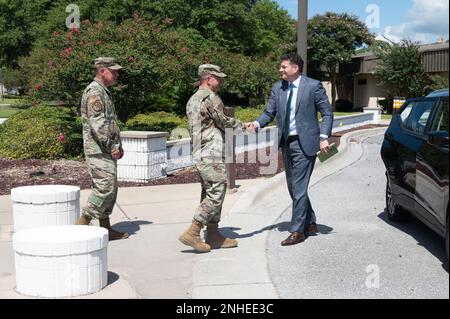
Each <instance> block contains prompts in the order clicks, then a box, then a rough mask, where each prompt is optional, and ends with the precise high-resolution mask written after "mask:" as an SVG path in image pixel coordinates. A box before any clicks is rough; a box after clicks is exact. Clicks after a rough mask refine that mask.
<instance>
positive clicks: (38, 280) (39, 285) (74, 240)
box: [13, 225, 108, 298]
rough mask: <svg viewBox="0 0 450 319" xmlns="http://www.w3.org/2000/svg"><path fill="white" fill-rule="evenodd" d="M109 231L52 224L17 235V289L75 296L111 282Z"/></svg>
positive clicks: (93, 291) (21, 291) (89, 292)
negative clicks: (108, 254) (108, 261)
mask: <svg viewBox="0 0 450 319" xmlns="http://www.w3.org/2000/svg"><path fill="white" fill-rule="evenodd" d="M107 245H108V231H107V230H106V229H105V228H101V227H95V226H75V225H66V226H50V227H42V228H33V229H25V230H21V231H19V232H17V233H15V234H14V236H13V249H14V258H15V268H16V283H17V286H16V290H17V292H19V293H21V294H24V295H28V296H35V297H54V298H58V297H74V296H80V295H86V294H91V293H95V292H98V291H100V290H101V289H102V288H104V287H105V286H106V284H107V280H108V264H107Z"/></svg>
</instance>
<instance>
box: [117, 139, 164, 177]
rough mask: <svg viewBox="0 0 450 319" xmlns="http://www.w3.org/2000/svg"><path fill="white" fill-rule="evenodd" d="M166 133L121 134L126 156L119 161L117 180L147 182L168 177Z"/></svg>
mask: <svg viewBox="0 0 450 319" xmlns="http://www.w3.org/2000/svg"><path fill="white" fill-rule="evenodd" d="M168 135H169V134H168V133H166V132H146V131H125V132H121V133H120V136H121V138H122V147H123V150H124V156H123V158H121V159H120V160H119V161H117V179H118V180H119V181H127V182H146V181H149V180H151V179H155V178H162V177H166V168H167V163H166V162H167V147H166V139H167V136H168Z"/></svg>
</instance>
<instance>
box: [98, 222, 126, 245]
mask: <svg viewBox="0 0 450 319" xmlns="http://www.w3.org/2000/svg"><path fill="white" fill-rule="evenodd" d="M99 223H100V227H103V228H106V229H107V230H108V237H109V240H116V239H125V238H128V233H127V232H124V233H122V232H120V231H117V230H114V229H112V228H111V224H110V222H109V217H107V218H105V219H99Z"/></svg>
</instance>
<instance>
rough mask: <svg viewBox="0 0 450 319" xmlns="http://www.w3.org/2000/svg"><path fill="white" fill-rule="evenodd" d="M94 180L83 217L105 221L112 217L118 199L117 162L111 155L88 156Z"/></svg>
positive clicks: (87, 161)
mask: <svg viewBox="0 0 450 319" xmlns="http://www.w3.org/2000/svg"><path fill="white" fill-rule="evenodd" d="M86 164H87V166H88V170H89V174H90V175H91V178H92V192H91V194H90V196H89V198H88V203H87V205H86V206H85V207H83V215H85V216H88V217H90V218H93V219H104V218H107V217H109V215H111V213H112V210H113V207H114V204H115V202H116V198H117V161H115V160H113V159H112V158H111V155H109V154H96V155H88V156H86Z"/></svg>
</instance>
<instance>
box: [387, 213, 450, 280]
mask: <svg viewBox="0 0 450 319" xmlns="http://www.w3.org/2000/svg"><path fill="white" fill-rule="evenodd" d="M378 217H379V218H380V219H381V220H383V221H384V222H386V223H387V224H389V225H391V226H393V227H395V228H397V229H398V230H400V231H402V232H404V233H406V234H408V235H410V236H411V237H413V238H414V239H415V240H416V241H417V244H418V245H420V246H422V247H424V248H425V249H426V250H428V251H429V252H430V253H432V254H433V255H434V256H435V257H436V258H438V259H439V261H440V262H441V263H442V267H443V268H444V269H445V270H446V271H447V272H448V269H447V257H446V255H445V239H444V238H442V237H441V236H439V235H438V234H436V233H435V232H434V231H433V230H431V229H430V228H429V227H428V226H426V225H425V224H424V223H422V222H421V221H420V220H418V219H417V218H414V217H413V216H411V217H409V218H407V219H406V220H404V221H401V222H393V221H391V220H390V219H389V218H388V217H387V213H386V209H384V211H383V212H381V213H379V214H378Z"/></svg>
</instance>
